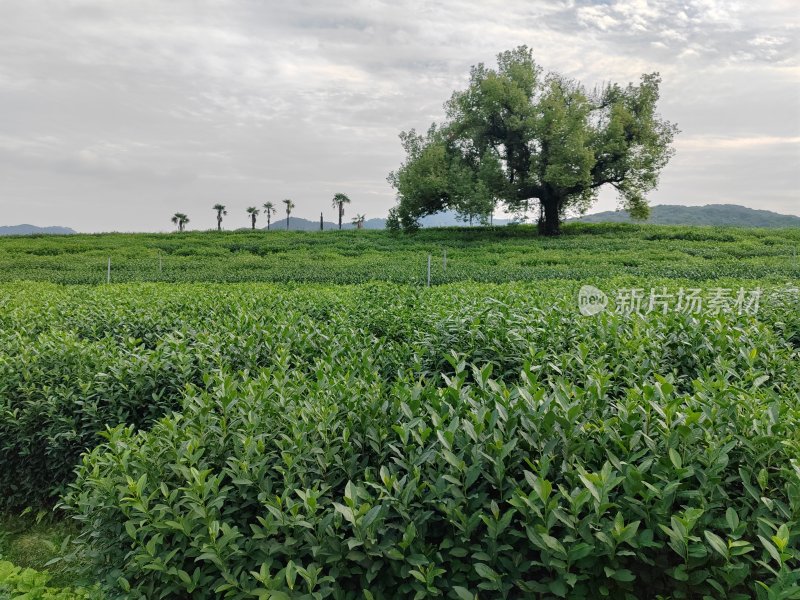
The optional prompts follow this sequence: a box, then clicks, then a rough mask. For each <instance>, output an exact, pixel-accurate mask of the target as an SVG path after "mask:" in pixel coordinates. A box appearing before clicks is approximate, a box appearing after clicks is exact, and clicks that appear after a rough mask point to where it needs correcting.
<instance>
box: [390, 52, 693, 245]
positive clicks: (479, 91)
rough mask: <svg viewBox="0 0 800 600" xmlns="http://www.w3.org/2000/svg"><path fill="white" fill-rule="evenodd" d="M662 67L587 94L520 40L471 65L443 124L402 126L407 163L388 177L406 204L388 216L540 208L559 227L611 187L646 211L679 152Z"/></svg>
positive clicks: (411, 221)
mask: <svg viewBox="0 0 800 600" xmlns="http://www.w3.org/2000/svg"><path fill="white" fill-rule="evenodd" d="M660 81H661V80H660V77H659V75H658V73H651V74H646V75H642V77H641V80H640V82H639V83H638V84H637V85H634V84H628V85H627V86H625V87H623V86H620V85H618V84H608V85H605V86H603V87H602V88H599V89H596V90H594V91H589V90H587V89H586V88H584V87H583V86H582V85H581V84H580V83H578V82H576V81H574V80H571V79H568V78H566V77H563V76H561V75H559V74H557V73H548V74H545V73H544V72H543V71H542V69H541V68H540V67H539V66H538V65H537V64H536V63H535V62H534V60H533V57H532V55H531V51H530V50H529V49H528V48H527V47H525V46H520V47H518V48H516V49H515V50H510V51H507V52H503V53H501V54H499V55H498V57H497V68H488V67H486V66H484V65H483V64H479V65H477V66H474V67H473V68H472V70H471V72H470V81H469V85H468V87H467V88H466V89H464V90H461V91H456V92H454V93H453V95H452V97H451V98H450V100H449V101H448V102H447V103H446V104H445V108H446V111H447V112H446V115H447V118H446V120H445V121H444V122H443V123H441V124H438V125H437V124H434V125H432V126H431V127H430V129H429V130H428V132H427V134H425V135H421V134H418V133H417V132H415V131H414V130H413V129H412V130H411V131H408V132H403V133H401V134H400V139H401V141H402V144H403V147H404V148H405V151H406V155H407V156H406V160H405V162H404V163H403V164H402V165H401V166H400V168H399V169H398V170H397V171H394V172H392V173H391V174H390V175H389V182H390V183H391V184H392V185H393V186H394V187H395V189H396V190H397V195H398V200H399V203H398V205H397V206H395V207H394V208H393V209H392V211H391V213H390V219H389V222H390V223H394V224H397V225H399V226H400V227H403V228H404V229H414V228H416V227H417V226H418V219H419V218H420V217H423V216H425V215H429V214H433V213H436V212H439V211H442V210H454V211H456V212H457V213H458V214H459V215H460V216H462V217H463V218H469V219H470V221H471V220H472V219H473V218H478V219H479V220H485V219H486V218H487V217H488V216H489V215H490V214H491V213H492V212H493V210H494V209H495V207H496V206H497V205H498V203H499V204H501V205H502V206H503V207H504V208H505V209H506V210H507V211H509V212H522V211H525V210H527V209H528V208H529V207H532V208H536V207H537V206H538V208H539V226H540V229H541V231H542V233H545V234H547V235H555V234H557V233H559V225H560V222H561V220H562V219H563V217H564V214H565V212H566V211H567V209H573V210H575V211H576V212H585V210H586V209H587V208H588V207H589V206H591V204H592V202H593V201H594V200H595V199H596V196H597V193H598V191H599V189H600V188H601V187H602V186H604V185H610V186H612V187H614V188H615V189H616V191H617V192H618V194H619V198H620V203H621V206H622V208H625V209H626V210H629V211H630V213H631V215H632V216H634V217H639V218H644V217H646V216H647V214H648V205H647V200H646V199H645V194H646V193H647V192H649V191H651V190H653V189H655V187H656V185H657V183H658V175H659V173H660V171H661V169H662V168H663V167H664V166H665V165H666V164H667V162H668V161H669V159H670V157H671V156H672V155H673V150H672V147H671V143H672V139H673V137H674V136H675V134H676V133H677V131H678V130H677V128H676V127H675V125H673V124H672V123H670V122H668V121H665V120H663V119H662V118H661V117H660V116H659V115H658V114H657V113H656V103H657V101H658V97H659V93H658V87H659V83H660Z"/></svg>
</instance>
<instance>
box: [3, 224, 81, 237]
mask: <svg viewBox="0 0 800 600" xmlns="http://www.w3.org/2000/svg"><path fill="white" fill-rule="evenodd" d="M38 233H47V234H52V235H66V234H70V233H77V232H76V231H75V230H74V229H70V228H69V227H37V226H36V225H0V235H34V234H38Z"/></svg>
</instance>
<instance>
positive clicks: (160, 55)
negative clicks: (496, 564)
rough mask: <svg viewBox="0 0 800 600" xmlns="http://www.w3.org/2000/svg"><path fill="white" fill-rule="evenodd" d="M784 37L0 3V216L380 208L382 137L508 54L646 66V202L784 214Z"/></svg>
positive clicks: (198, 219) (360, 12)
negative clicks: (657, 180) (672, 136)
mask: <svg viewBox="0 0 800 600" xmlns="http://www.w3.org/2000/svg"><path fill="white" fill-rule="evenodd" d="M798 28H799V27H798V10H797V0H766V1H765V2H752V1H750V2H745V1H741V2H736V1H723V0H686V1H672V0H654V1H648V0H621V1H616V0H608V1H601V2H574V1H563V2H541V1H537V0H520V1H518V0H503V1H494V0H482V1H474V2H466V1H458V0H438V1H437V2H421V1H412V0H393V1H391V2H383V1H381V0H350V1H348V2H341V3H340V2H333V1H329V2H321V1H317V2H311V1H303V0H294V1H293V2H278V1H275V0H260V1H255V0H253V1H246V0H214V1H212V0H206V1H202V0H197V1H185V0H168V1H167V0H108V1H98V0H86V1H67V0H53V1H44V0H0V209H2V210H0V225H11V224H19V223H33V224H36V225H63V226H69V227H73V228H74V229H76V230H78V231H109V230H120V231H134V230H141V231H159V230H169V229H170V228H171V224H170V222H169V220H170V216H171V215H172V214H173V213H174V212H176V211H183V212H186V213H188V214H189V216H190V218H191V224H190V227H191V228H200V229H206V228H211V227H214V226H215V225H216V221H215V218H214V214H213V211H212V210H211V206H212V205H213V204H214V203H216V202H221V203H223V204H226V205H227V206H228V212H229V215H228V217H227V218H226V221H225V225H226V226H228V227H230V228H232V227H238V226H247V225H248V220H247V215H246V214H245V208H246V207H247V206H248V205H261V204H262V203H263V202H265V201H267V200H271V201H273V202H275V203H279V202H280V200H281V199H283V198H287V197H289V198H292V199H294V201H295V203H296V205H297V208H296V209H295V213H294V214H296V215H297V216H301V217H306V218H319V213H320V211H321V210H323V211H324V212H325V217H326V219H327V220H334V218H335V210H333V209H332V208H331V207H330V198H331V197H332V196H333V194H334V193H335V192H338V191H342V192H345V193H347V194H348V195H349V196H350V197H351V198H352V200H353V204H352V206H351V207H350V208H349V213H348V214H354V213H356V212H358V213H364V214H365V215H366V216H367V218H371V217H382V216H385V214H386V212H387V210H388V209H389V207H390V206H392V205H393V204H394V193H393V190H392V189H391V188H390V186H389V185H388V184H387V183H386V175H387V173H388V172H389V171H390V170H392V169H395V168H397V166H398V165H399V164H400V161H401V160H402V158H403V153H402V150H401V147H400V143H399V140H398V137H397V135H398V133H399V132H400V131H401V130H404V129H409V128H411V127H415V128H417V129H425V128H427V126H428V125H429V124H430V123H431V122H432V121H438V120H441V118H442V117H443V109H442V104H443V102H444V101H445V100H446V99H447V98H448V97H449V96H450V94H451V92H452V90H454V89H456V88H462V87H464V86H465V84H466V82H467V76H468V72H469V67H470V65H472V64H475V63H478V62H485V63H487V64H493V63H494V59H495V56H496V54H497V53H498V52H500V51H503V50H506V49H510V48H513V47H515V46H517V45H520V44H527V45H528V46H530V47H531V48H532V49H533V52H534V57H535V58H536V60H537V62H538V63H539V64H541V65H542V66H543V67H544V68H545V69H546V70H554V71H559V72H561V73H564V74H567V75H569V76H571V77H575V78H578V79H580V80H581V81H583V82H584V83H586V84H588V85H589V86H593V85H594V84H596V83H601V82H604V81H617V82H620V83H627V82H628V81H636V80H637V79H638V78H639V76H640V74H641V73H644V72H651V71H659V72H660V73H661V75H662V78H663V84H662V99H661V103H660V105H659V112H660V113H661V115H662V116H663V117H665V118H666V119H669V120H670V121H673V122H675V123H677V124H678V126H679V128H680V129H681V132H682V133H681V134H680V135H679V136H678V138H677V140H676V148H677V155H676V156H675V157H674V158H673V160H672V162H671V163H670V164H669V165H668V166H667V167H666V169H665V170H664V172H663V174H662V177H661V185H660V187H659V189H658V190H657V191H656V192H654V193H652V194H651V196H650V200H651V204H665V203H673V204H695V205H698V204H708V203H736V204H743V205H746V206H750V207H753V208H765V209H769V210H774V211H778V212H783V213H793V214H797V215H800V49H799V48H798V39H800V38H798ZM615 206H616V199H615V197H614V195H613V194H611V193H607V194H605V193H604V194H603V196H602V197H601V200H600V201H599V202H598V203H597V204H596V205H595V208H594V210H595V211H596V210H607V209H613V208H615Z"/></svg>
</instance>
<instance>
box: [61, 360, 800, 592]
mask: <svg viewBox="0 0 800 600" xmlns="http://www.w3.org/2000/svg"><path fill="white" fill-rule="evenodd" d="M745 353H746V354H747V355H748V358H747V359H746V360H747V361H755V358H756V356H757V351H752V350H751V351H750V352H749V353H748V352H745ZM588 356H589V354H587V355H586V357H584V359H585V358H588ZM731 358H732V357H723V358H722V359H721V361H722V363H721V365H718V366H722V365H725V364H727V365H728V366H732V364H731V363H730V362H729V361H730V360H731ZM448 362H449V364H450V367H451V370H450V374H449V375H448V376H447V377H442V378H441V379H437V378H429V377H424V376H423V377H420V376H419V375H418V374H416V373H406V374H401V375H399V376H398V377H397V378H396V379H395V380H394V381H387V380H385V379H383V378H381V377H376V376H375V374H374V372H373V371H372V369H371V366H370V365H369V364H368V363H367V362H363V363H360V364H346V363H340V362H337V361H329V360H318V361H316V362H315V363H314V365H313V368H311V369H308V370H307V371H305V372H301V371H298V370H296V369H294V368H292V367H291V366H290V365H289V362H288V359H287V357H286V356H283V357H281V358H279V359H278V360H277V361H276V362H275V363H274V364H272V365H271V366H270V367H267V368H265V369H262V370H261V371H259V373H258V374H249V376H244V377H237V376H234V375H217V376H211V375H209V376H208V378H207V381H206V382H205V385H204V388H203V389H199V388H194V387H191V388H190V389H189V390H188V392H187V394H186V396H185V398H184V400H183V402H182V405H181V409H180V411H179V412H176V413H173V414H171V415H170V416H168V417H164V418H162V419H159V420H158V421H157V422H156V423H155V425H154V426H153V427H152V428H151V429H150V430H148V431H139V432H137V431H136V430H135V428H134V427H131V426H119V427H116V428H112V429H110V430H109V431H108V432H107V433H106V434H105V435H104V437H105V438H106V442H105V443H103V444H102V445H100V446H98V447H96V448H95V449H94V450H93V451H92V452H91V453H90V454H88V455H86V456H85V457H84V458H83V461H82V464H81V467H80V469H79V472H78V478H77V481H76V482H75V483H74V484H72V485H71V486H70V491H69V492H68V494H67V495H66V498H65V508H66V509H67V510H68V511H70V513H71V514H72V515H73V516H74V517H75V518H77V519H78V520H79V521H80V522H81V523H82V524H83V531H84V533H83V534H82V536H81V537H80V538H79V540H78V542H79V544H80V545H79V547H78V553H79V554H80V556H81V558H82V560H83V561H89V562H90V564H91V565H92V572H93V573H95V574H97V575H98V576H99V577H100V578H101V583H102V584H103V585H104V587H105V589H106V590H107V592H108V594H109V596H110V597H118V598H157V597H192V598H231V599H238V598H290V597H292V598H295V597H296V598H337V599H345V598H376V599H383V598H423V597H436V596H438V597H447V598H464V599H466V598H478V597H480V598H490V597H491V598H554V597H569V598H597V597H607V598H644V597H646V598H655V597H663V598H702V597H708V598H741V599H745V598H754V597H756V598H764V599H766V598H770V599H771V598H795V597H797V595H798V593H800V550H798V548H799V546H800V545H799V544H798V542H799V541H800V462H799V459H800V437H798V433H797V432H798V430H800V429H798V428H800V407H799V406H798V402H797V392H798V387H797V385H798V380H797V379H794V380H793V383H792V384H787V382H783V386H784V387H778V388H776V387H773V386H771V385H768V384H766V383H765V381H764V380H763V379H762V377H763V376H759V377H755V378H753V375H755V372H754V371H752V370H749V371H748V374H747V375H746V376H744V377H742V378H737V377H736V376H735V371H734V370H733V369H731V370H730V371H726V370H721V371H715V372H713V373H709V374H707V375H706V376H705V377H704V378H703V379H695V380H693V381H692V382H691V383H690V385H689V386H688V388H687V389H685V390H684V391H680V390H679V389H678V387H677V386H676V385H675V381H674V380H675V377H674V376H673V375H671V374H665V375H664V376H661V375H658V374H654V375H653V377H652V378H641V379H635V380H630V381H626V382H623V384H622V386H621V388H620V389H618V390H615V389H614V387H613V386H611V385H610V381H611V380H612V378H613V374H612V372H611V371H610V370H609V368H608V367H610V365H606V368H605V369H602V368H599V367H593V368H591V369H590V370H589V372H587V373H586V374H585V376H583V377H581V378H579V379H577V378H574V377H572V376H563V377H562V376H558V375H551V376H549V377H545V376H543V371H542V369H541V368H540V367H541V365H540V364H538V363H529V362H526V364H525V365H524V366H523V368H522V370H521V372H520V376H519V378H518V379H517V380H516V381H515V382H513V383H512V382H510V381H509V382H506V381H504V380H503V379H496V378H495V377H494V368H493V366H492V364H491V363H486V364H478V365H469V364H467V363H465V362H464V361H463V360H462V359H460V358H459V357H458V356H450V357H449V361H448Z"/></svg>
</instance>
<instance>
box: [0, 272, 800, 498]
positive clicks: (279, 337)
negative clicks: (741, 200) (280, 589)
mask: <svg viewBox="0 0 800 600" xmlns="http://www.w3.org/2000/svg"><path fill="white" fill-rule="evenodd" d="M612 283H613V280H609V282H606V285H611V284H612ZM624 283H625V282H624V281H620V282H619V284H620V285H624ZM731 285H734V284H733V283H731ZM576 292H577V286H575V285H574V284H568V283H565V282H553V283H550V284H546V285H545V284H537V285H535V286H534V285H523V284H508V285H503V286H487V285H476V284H472V285H459V286H458V288H454V287H449V286H442V287H437V288H431V289H428V290H425V289H419V288H410V287H404V286H394V285H385V284H381V285H378V284H371V285H364V286H355V287H333V288H327V287H317V286H299V287H291V286H290V287H288V288H284V287H276V286H269V285H262V286H211V285H192V286H180V287H177V288H175V287H169V286H166V285H128V286H111V287H102V288H82V287H79V288H62V287H59V286H50V285H44V284H26V285H13V286H5V287H0V304H1V305H2V307H3V310H2V312H1V313H0V341H2V344H0V414H2V416H3V418H2V419H0V470H2V472H3V474H4V476H3V477H2V478H0V504H2V505H3V506H5V507H14V508H22V507H26V506H35V505H39V504H49V503H52V502H53V501H54V500H55V498H56V497H57V496H58V494H60V493H61V492H62V491H63V490H64V487H65V485H66V484H67V483H69V482H70V481H71V480H72V478H73V469H74V467H75V465H76V464H77V462H78V458H79V456H80V453H81V452H83V451H85V450H87V449H90V448H91V447H93V446H94V445H95V444H97V443H98V442H99V441H100V438H99V437H98V432H101V431H103V430H104V428H105V427H106V426H107V425H109V426H114V425H117V424H126V425H131V426H133V427H134V428H137V429H138V428H146V427H148V426H149V424H150V423H152V422H153V421H154V420H156V419H157V418H159V417H160V416H162V415H164V414H167V413H169V412H170V411H172V410H175V409H177V408H178V407H179V406H180V402H181V398H182V397H183V394H184V392H185V389H186V387H187V386H188V385H192V386H195V387H198V388H203V387H204V386H205V381H206V378H207V376H208V375H209V374H211V373H215V372H222V373H234V374H235V373H257V372H258V371H259V370H260V369H263V368H269V367H271V366H272V365H273V364H274V363H275V361H276V360H279V359H280V360H284V359H285V360H287V361H288V364H289V365H290V366H291V368H292V369H294V370H296V371H298V372H300V373H308V372H310V371H311V370H313V369H314V368H315V365H317V364H318V363H319V362H320V361H323V362H328V363H331V364H338V365H341V366H342V368H345V369H347V368H354V367H355V366H358V365H366V368H367V369H368V370H370V371H371V372H374V373H376V374H377V376H379V377H380V378H382V379H384V380H386V381H393V380H395V379H396V378H398V377H400V376H403V375H405V374H408V373H413V374H414V376H417V377H426V378H428V379H431V380H433V381H434V382H435V381H437V380H439V379H440V378H441V377H442V376H444V375H449V374H452V366H451V365H450V364H449V363H448V362H447V360H446V357H447V356H449V355H450V354H452V353H456V354H457V355H459V356H461V357H462V359H463V360H466V361H468V362H471V363H479V364H483V363H487V362H490V363H492V364H493V365H494V372H495V377H496V378H498V379H501V380H503V381H507V382H509V383H513V382H514V381H516V379H517V378H518V376H519V372H520V369H521V368H522V366H523V365H524V364H526V363H531V364H533V365H535V368H536V369H537V370H538V371H539V373H540V377H541V379H542V380H543V381H545V382H550V381H553V380H554V378H560V377H565V378H568V379H569V380H570V381H575V382H580V381H584V380H585V379H586V378H587V377H589V376H594V375H597V374H602V376H603V381H604V386H605V389H606V392H607V393H608V394H609V395H610V396H611V397H613V398H618V397H620V396H622V395H624V393H625V390H626V389H627V388H628V387H629V386H630V385H632V384H633V383H641V382H649V381H652V380H653V377H654V376H655V375H656V374H658V375H667V374H669V375H671V376H672V378H673V381H674V385H675V386H676V387H677V388H678V389H679V390H680V391H682V392H685V391H688V390H690V389H691V388H692V385H693V381H694V380H695V379H701V380H709V379H711V380H713V379H714V378H715V377H717V376H719V374H724V376H725V378H726V380H727V381H729V382H730V383H731V384H739V385H743V386H746V385H750V384H751V383H752V382H753V381H756V380H760V381H761V384H760V385H763V386H767V387H769V388H770V389H772V390H773V391H775V392H776V393H779V394H784V395H787V396H788V397H791V395H792V394H796V389H797V385H796V382H797V381H798V380H800V375H798V369H799V368H800V367H798V361H797V356H796V351H795V350H794V349H793V347H792V345H791V340H792V339H794V337H793V336H797V334H798V329H797V326H798V323H797V321H795V322H794V324H792V323H791V321H788V320H787V319H786V313H787V311H788V312H791V310H792V309H794V311H795V314H796V313H797V312H798V311H797V300H795V304H794V305H792V304H785V305H771V304H765V306H764V315H763V318H764V319H765V322H762V321H761V318H760V317H759V318H753V317H748V316H741V317H739V316H736V317H725V316H724V315H723V316H719V317H699V318H698V317H693V316H690V315H680V314H669V315H658V316H656V315H651V316H650V317H647V318H645V319H642V318H637V317H626V316H621V315H613V314H612V315H605V316H602V317H597V318H585V317H580V316H579V315H578V314H577V311H576V301H575V294H576ZM778 319H783V320H780V321H779V320H778ZM333 340H335V343H334V341H333Z"/></svg>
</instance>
